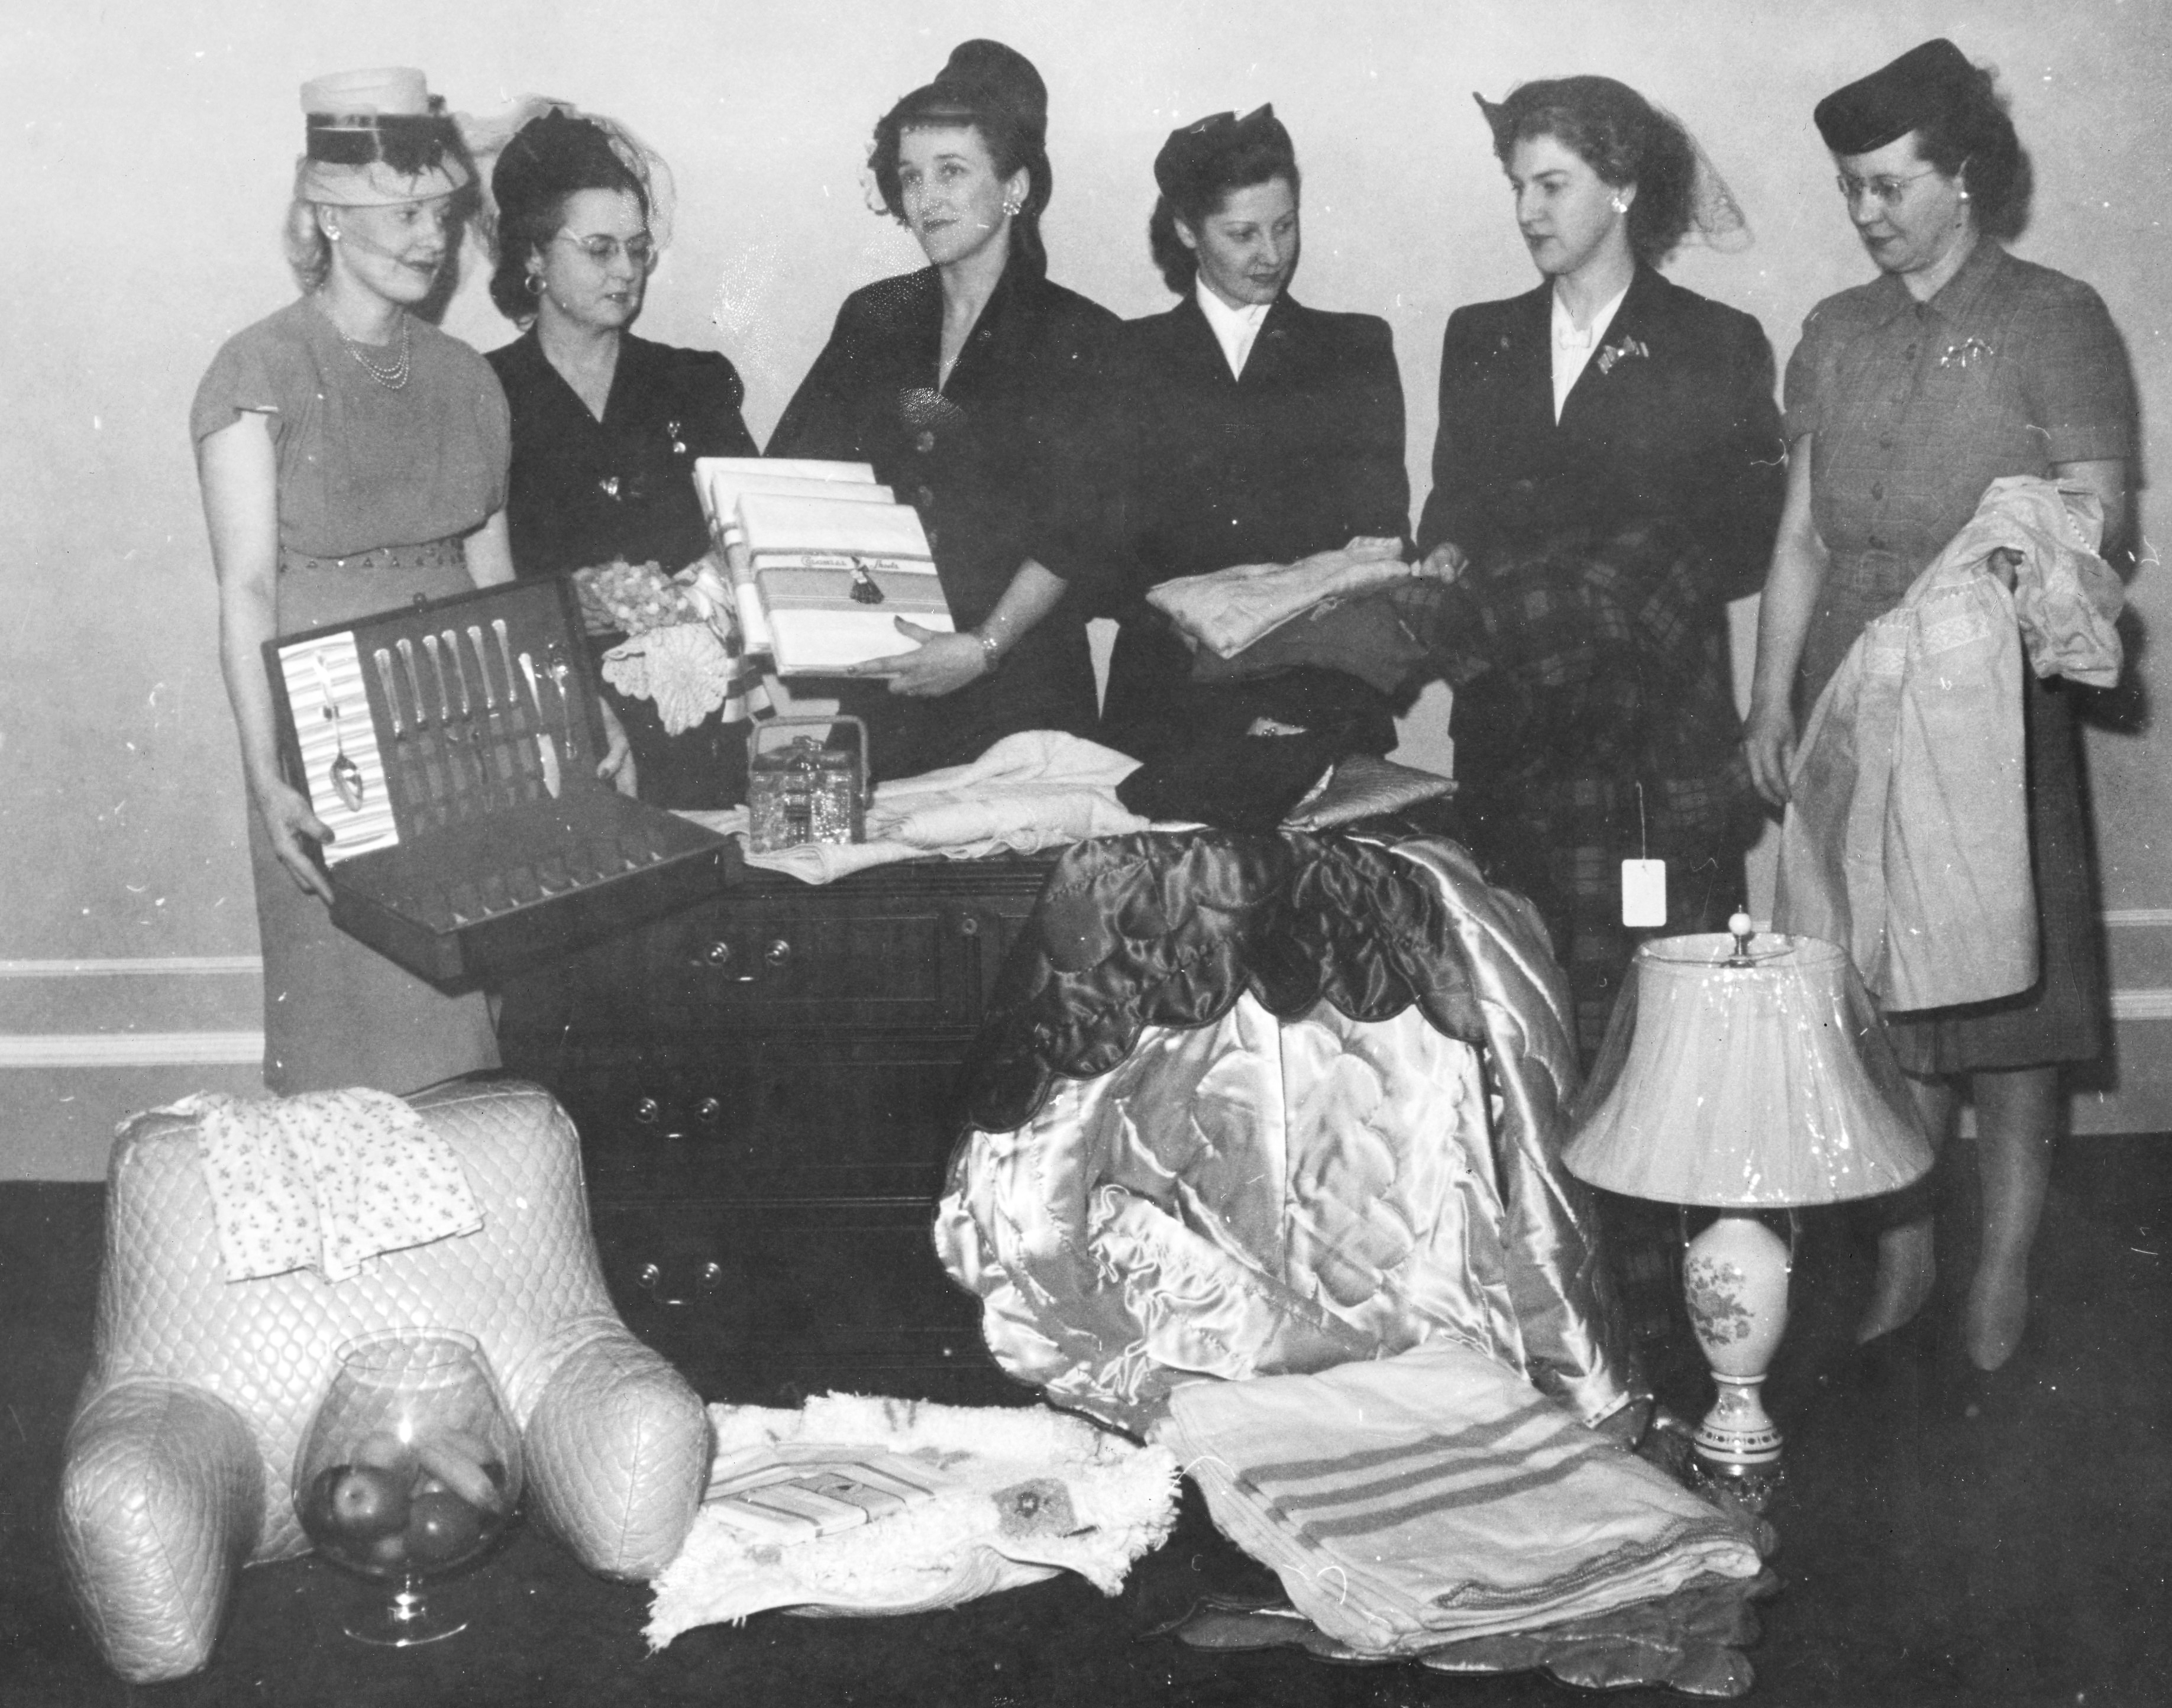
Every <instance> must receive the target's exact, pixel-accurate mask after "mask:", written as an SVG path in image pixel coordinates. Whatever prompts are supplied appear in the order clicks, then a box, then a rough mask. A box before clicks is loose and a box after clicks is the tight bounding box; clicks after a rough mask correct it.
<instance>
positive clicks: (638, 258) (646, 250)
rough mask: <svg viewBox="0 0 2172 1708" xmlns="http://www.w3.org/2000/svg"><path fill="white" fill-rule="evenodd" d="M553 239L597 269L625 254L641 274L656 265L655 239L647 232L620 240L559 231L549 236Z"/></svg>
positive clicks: (597, 235) (605, 235)
mask: <svg viewBox="0 0 2172 1708" xmlns="http://www.w3.org/2000/svg"><path fill="white" fill-rule="evenodd" d="M551 236H552V238H553V239H554V240H555V239H557V238H563V239H566V241H567V243H570V244H573V247H574V248H575V249H577V250H580V252H581V253H582V254H583V255H586V256H587V257H588V258H589V260H592V261H594V263H595V264H596V265H597V266H599V267H607V266H610V263H611V257H612V256H613V255H618V254H620V253H621V251H622V252H623V253H624V254H625V255H626V260H629V261H631V262H632V263H633V265H634V266H637V267H638V268H639V269H641V271H643V272H646V271H648V269H649V268H651V267H653V266H655V265H656V239H654V238H653V237H651V236H650V235H649V234H648V233H647V232H645V231H642V232H637V233H635V234H633V235H632V237H629V238H626V239H618V238H616V237H611V236H609V235H607V234H605V233H603V232H598V233H597V234H595V235H594V236H593V237H583V236H581V235H580V234H578V233H577V232H571V231H560V232H553V233H552V234H551Z"/></svg>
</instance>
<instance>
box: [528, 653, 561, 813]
mask: <svg viewBox="0 0 2172 1708" xmlns="http://www.w3.org/2000/svg"><path fill="white" fill-rule="evenodd" d="M520 674H522V675H524V676H525V677H526V678H527V679H528V697H529V699H530V700H531V701H534V702H535V722H537V723H538V724H540V723H541V722H543V694H542V690H540V689H539V688H538V687H536V685H535V660H534V659H533V658H530V657H529V656H528V654H527V653H522V654H521V655H520ZM535 751H536V753H537V754H538V755H540V757H541V759H542V760H543V787H545V788H546V789H548V790H550V792H551V799H552V800H554V801H555V800H556V799H557V798H558V792H559V791H560V790H561V789H562V788H563V787H565V778H564V777H563V776H562V774H561V773H560V771H559V770H558V749H557V748H556V745H555V744H553V743H552V742H551V732H550V731H549V730H547V729H541V728H539V729H537V731H536V732H535Z"/></svg>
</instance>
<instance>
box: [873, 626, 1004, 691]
mask: <svg viewBox="0 0 2172 1708" xmlns="http://www.w3.org/2000/svg"><path fill="white" fill-rule="evenodd" d="M893 620H894V621H895V623H896V624H897V631H898V633H900V634H901V635H903V636H905V637H906V639H907V640H909V641H917V642H919V643H920V644H919V645H918V646H917V647H914V648H913V649H912V650H911V652H909V653H891V654H890V656H889V657H887V658H870V659H868V662H867V663H864V664H854V665H852V666H851V667H850V668H849V669H847V670H846V672H845V674H847V676H887V677H889V678H890V692H891V693H893V694H905V695H910V696H911V697H912V698H914V699H916V700H932V699H934V698H936V697H938V696H941V695H944V694H955V693H956V692H957V691H958V690H960V688H963V687H964V686H965V685H966V684H967V683H969V682H975V681H978V680H979V679H981V677H983V676H985V675H987V674H988V668H989V667H988V653H987V648H986V647H983V646H982V645H981V642H980V638H979V636H975V635H970V634H968V635H952V634H945V633H944V631H941V630H939V629H923V628H922V627H921V626H920V625H919V624H917V623H912V622H907V621H906V620H905V619H904V618H903V617H897V618H895V619H893Z"/></svg>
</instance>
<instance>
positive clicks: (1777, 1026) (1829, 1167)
mask: <svg viewBox="0 0 2172 1708" xmlns="http://www.w3.org/2000/svg"><path fill="white" fill-rule="evenodd" d="M1745 959H1746V964H1744V963H1745ZM1578 1111H1579V1115H1580V1118H1579V1119H1578V1121H1577V1124H1576V1126H1577V1130H1576V1136H1575V1137H1574V1138H1573V1140H1572V1141H1570V1143H1569V1146H1568V1148H1567V1152H1564V1154H1563V1158H1562V1160H1563V1161H1564V1162H1565V1163H1567V1166H1568V1168H1569V1171H1570V1172H1571V1173H1572V1174H1576V1175H1578V1177H1580V1178H1581V1179H1585V1180H1588V1181H1589V1182H1590V1183H1591V1184H1593V1185H1594V1186H1600V1187H1604V1188H1605V1189H1606V1190H1608V1191H1610V1192H1619V1193H1621V1194H1623V1195H1626V1196H1628V1197H1632V1198H1645V1199H1652V1200H1658V1201H1659V1202H1661V1203H1668V1204H1696V1205H1713V1206H1736V1207H1741V1208H1750V1207H1757V1206H1787V1205H1808V1204H1831V1203H1836V1202H1837V1201H1839V1200H1842V1199H1848V1198H1870V1197H1875V1196H1877V1195H1879V1194H1881V1193H1885V1192H1893V1191H1897V1190H1899V1189H1900V1188H1901V1187H1903V1186H1906V1184H1908V1183H1909V1182H1910V1181H1911V1180H1913V1179H1917V1177H1918V1176H1920V1175H1921V1174H1923V1173H1925V1172H1926V1171H1927V1169H1928V1168H1930V1166H1931V1147H1930V1145H1929V1144H1928V1142H1927V1141H1926V1140H1925V1139H1924V1137H1923V1135H1922V1131H1921V1129H1920V1128H1919V1127H1918V1125H1917V1120H1916V1114H1915V1106H1914V1103H1913V1101H1912V1099H1911V1098H1910V1096H1909V1093H1908V1088H1907V1082H1906V1079H1905V1078H1904V1077H1902V1075H1901V1072H1900V1064H1899V1063H1898V1061H1895V1058H1894V1055H1893V1046H1892V1045H1891V1043H1890V1041H1889V1040H1888V1039H1887V1038H1886V1035H1885V1027H1884V1022H1883V1020H1881V1019H1880V1018H1879V1013H1878V1010H1877V1007H1876V1006H1875V1005H1874V1003H1873V1002H1872V1001H1871V998H1870V996H1869V993H1868V991H1865V990H1864V989H1863V982H1862V980H1860V979H1859V978H1857V976H1856V972H1855V969H1854V967H1853V966H1852V965H1851V964H1850V963H1849V961H1848V959H1847V955H1846V953H1844V952H1843V951H1841V949H1840V948H1836V946H1834V945H1833V944H1831V943H1821V942H1820V941H1819V940H1817V939H1816V938H1814V937H1785V936H1779V935H1775V934H1771V933H1766V934H1765V935H1762V936H1760V937H1755V938H1752V939H1751V940H1750V949H1749V953H1748V955H1747V957H1746V958H1745V957H1744V956H1741V955H1738V954H1737V953H1736V946H1735V940H1734V938H1733V937H1728V936H1726V935H1723V934H1721V933H1717V932H1715V933H1712V934H1711V935H1708V936H1699V937H1661V938H1655V939H1653V940H1652V941H1649V942H1647V943H1645V944H1644V945H1643V946H1642V948H1639V949H1638V950H1637V957H1636V959H1635V960H1634V961H1633V962H1632V964H1631V979H1630V983H1629V986H1628V988H1627V989H1626V990H1625V991H1624V992H1623V995H1622V998H1621V1002H1619V1004H1617V1006H1616V1010H1615V1013H1614V1017H1613V1020H1612V1023H1611V1024H1610V1027H1609V1029H1608V1031H1607V1036H1606V1039H1605V1044H1604V1045H1602V1046H1601V1048H1600V1050H1599V1061H1598V1062H1597V1064H1596V1065H1595V1066H1594V1072H1593V1075H1592V1078H1591V1081H1590V1082H1589V1085H1588V1087H1587V1088H1586V1090H1585V1093H1584V1094H1583V1098H1581V1099H1580V1100H1579V1102H1578Z"/></svg>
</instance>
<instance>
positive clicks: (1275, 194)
mask: <svg viewBox="0 0 2172 1708" xmlns="http://www.w3.org/2000/svg"><path fill="white" fill-rule="evenodd" d="M1300 181H1301V180H1300V178H1299V175H1298V164H1297V154H1296V150H1295V148H1294V146H1293V144H1292V142H1291V141H1290V136H1289V132H1288V130H1287V129H1286V128H1284V126H1282V121H1280V120H1278V119H1277V118H1276V117H1275V114H1274V109H1273V108H1272V107H1271V106H1266V107H1261V108H1259V109H1258V110H1256V111H1254V112H1252V113H1250V114H1247V115H1245V116H1244V117H1243V118H1239V117H1237V116H1236V115H1234V114H1231V113H1219V114H1216V115H1213V116H1212V117H1211V118H1206V119H1202V120H1200V121H1197V122H1196V123H1194V124H1190V125H1186V126H1182V127H1181V128H1180V129H1179V130H1176V131H1175V132H1171V133H1170V135H1169V139H1168V140H1167V142H1164V144H1163V146H1162V148H1161V151H1160V153H1159V154H1158V155H1157V156H1156V157H1155V159H1154V182H1155V184H1156V185H1157V187H1158V189H1159V198H1158V200H1157V201H1156V203H1155V207H1154V212H1153V218H1152V220H1151V222H1150V223H1149V226H1148V239H1149V242H1150V244H1151V245H1152V248H1153V257H1154V260H1155V263H1156V264H1157V265H1158V266H1159V267H1160V269H1161V273H1162V277H1163V279H1164V282H1166V283H1167V284H1168V286H1169V289H1170V290H1171V291H1172V292H1174V293H1175V294H1176V295H1177V296H1179V297H1180V298H1182V299H1183V300H1182V301H1180V303H1178V304H1177V305H1176V306H1175V308H1173V309H1169V311H1168V312H1167V313H1165V314H1156V315H1151V316H1149V317H1148V318H1146V319H1143V320H1131V321H1127V322H1126V323H1125V325H1124V326H1123V328H1122V330H1121V332H1120V333H1119V335H1118V336H1117V341H1116V352H1115V354H1114V356H1113V357H1112V359H1111V361H1110V379H1109V388H1108V392H1107V395H1106V398H1105V412H1104V417H1103V420H1104V428H1103V436H1102V443H1101V446H1100V453H1099V454H1100V456H1101V458H1102V459H1103V460H1102V463H1101V465H1100V468H1101V473H1100V475H1099V481H1098V484H1100V485H1101V486H1104V488H1105V491H1106V492H1107V493H1108V495H1109V496H1108V500H1107V509H1106V511H1105V526H1106V527H1107V529H1108V530H1109V537H1110V548H1109V551H1110V559H1111V570H1110V574H1111V575H1112V577H1113V584H1112V585H1110V587H1109V588H1107V589H1106V590H1105V599H1106V600H1107V602H1108V609H1109V610H1110V613H1111V614H1112V615H1115V616H1116V618H1117V620H1118V621H1119V622H1120V624H1121V629H1120V630H1119V632H1118V634H1117V636H1116V648H1115V651H1114V653H1112V654H1111V656H1110V664H1109V687H1108V694H1107V697H1106V703H1105V706H1104V708H1103V714H1102V730H1103V734H1102V739H1103V740H1104V741H1105V742H1107V743H1109V744H1110V745H1112V746H1116V747H1119V748H1121V749H1124V750H1125V751H1126V752H1128V753H1131V754H1133V755H1137V756H1138V757H1140V758H1141V759H1144V760H1149V761H1150V762H1151V761H1154V760H1159V759H1162V758H1164V757H1166V756H1173V755H1180V754H1181V753H1182V752H1183V751H1184V750H1185V749H1187V748H1190V747H1192V746H1193V745H1194V744H1196V743H1197V742H1199V741H1200V740H1201V739H1202V738H1206V739H1212V740H1215V741H1217V742H1219V741H1221V740H1222V739H1224V738H1228V739H1230V740H1231V741H1232V742H1234V743H1236V744H1237V745H1236V746H1235V747H1234V749H1233V750H1232V755H1231V756H1232V758H1233V760H1237V759H1239V758H1240V757H1241V754H1242V746H1241V742H1240V740H1239V739H1240V738H1241V737H1242V735H1243V734H1244V733H1245V730H1246V729H1247V728H1249V727H1250V725H1251V723H1252V722H1253V721H1254V719H1255V717H1274V716H1275V711H1276V710H1279V712H1281V713H1282V714H1283V715H1282V717H1279V718H1277V719H1276V721H1277V722H1278V723H1289V724H1292V725H1298V724H1302V725H1305V726H1306V727H1310V725H1311V724H1312V722H1314V717H1315V715H1318V714H1324V716H1325V718H1326V719H1327V720H1329V721H1335V722H1345V723H1349V722H1355V723H1357V724H1360V725H1362V726H1363V732H1362V733H1360V734H1359V735H1357V738H1356V740H1357V744H1360V745H1365V746H1369V747H1370V748H1372V749H1374V750H1375V751H1379V752H1385V751H1387V750H1388V749H1389V748H1390V747H1392V746H1393V745H1394V744H1395V733H1394V725H1393V721H1392V718H1391V717H1390V713H1389V711H1388V709H1387V702H1386V701H1384V699H1382V698H1381V697H1380V696H1378V695H1376V694H1374V692H1373V690H1369V689H1367V688H1365V687H1364V686H1363V685H1362V684H1359V683H1357V681H1356V679H1354V678H1348V677H1339V676H1338V674H1337V673H1334V672H1331V671H1325V670H1320V669H1301V670H1298V671H1295V672H1290V673H1286V674H1283V675H1282V676H1278V677H1276V678H1273V679H1270V680H1269V681H1268V682H1266V683H1262V684H1258V685H1246V686H1245V687H1244V688H1243V689H1230V688H1217V689H1213V690H1203V689H1200V688H1196V687H1195V686H1194V685H1193V684H1192V683H1191V663H1192V655H1191V651H1190V649H1189V648H1188V647H1186V646H1185V643H1184V642H1182V641H1181V640H1180V638H1179V637H1178V636H1177V634H1176V632H1175V630H1174V629H1173V628H1172V627H1171V626H1169V623H1168V622H1167V621H1166V620H1164V618H1163V617H1162V616H1161V615H1160V614H1159V612H1158V611H1156V610H1154V609H1153V607H1152V606H1150V605H1148V604H1147V603H1146V594H1147V593H1148V590H1149V589H1150V588H1153V587H1155V586H1157V585H1158V584H1159V583H1162V582H1165V581H1169V580H1172V579H1174V578H1175V577H1180V576H1193V575H1203V574H1207V573H1210V572H1213V571H1215V570H1219V569H1226V568H1228V567H1231V566H1232V565H1236V564H1252V563H1290V562H1293V561H1296V560H1297V559H1298V558H1301V557H1307V556H1311V555H1312V554H1314V553H1315V552H1320V551H1337V550H1340V549H1341V548H1342V547H1345V546H1347V545H1350V544H1351V542H1352V540H1359V539H1367V540H1384V541H1389V542H1397V543H1400V542H1401V540H1402V539H1403V538H1404V536H1405V535H1406V533H1407V531H1408V529H1409V527H1410V477H1409V475H1408V474H1407V473H1406V470H1405V468H1404V462H1403V389H1402V379H1401V375H1400V373H1398V371H1397V369H1396V367H1395V345H1394V341H1393V338H1392V336H1391V335H1390V332H1389V330H1388V326H1387V323H1386V322H1385V321H1384V320H1379V319H1376V318H1375V317H1374V316H1373V315H1370V314H1330V313H1326V312H1324V311H1322V310H1320V309H1311V308H1307V307H1306V306H1304V304H1303V303H1299V302H1298V300H1297V299H1296V298H1294V297H1293V296H1292V295H1291V294H1290V291H1289V284H1290V280H1291V278H1292V277H1293V275H1294V274H1295V272H1296V271H1297V264H1298V252H1299V248H1300V243H1299V238H1300V224H1299V218H1298V191H1299V185H1300ZM1210 731H1211V734H1210V733H1209V732H1210Z"/></svg>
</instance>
